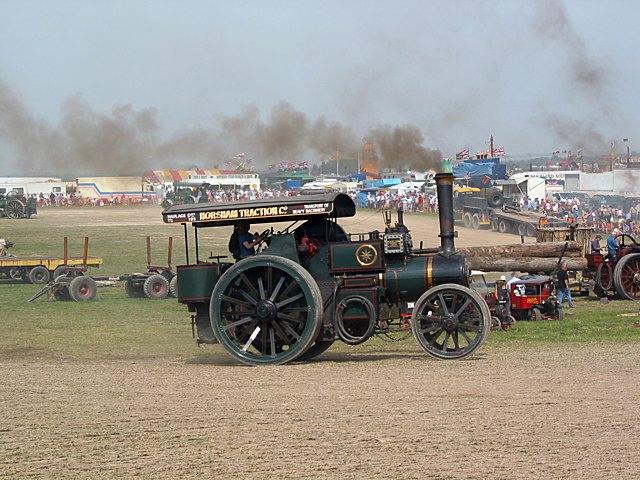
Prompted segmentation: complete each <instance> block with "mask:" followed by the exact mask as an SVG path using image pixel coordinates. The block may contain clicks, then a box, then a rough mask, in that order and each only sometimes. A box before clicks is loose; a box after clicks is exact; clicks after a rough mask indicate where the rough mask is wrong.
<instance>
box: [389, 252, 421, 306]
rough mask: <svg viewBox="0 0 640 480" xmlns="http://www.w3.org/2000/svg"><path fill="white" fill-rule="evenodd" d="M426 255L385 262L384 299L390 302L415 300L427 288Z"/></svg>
mask: <svg viewBox="0 0 640 480" xmlns="http://www.w3.org/2000/svg"><path fill="white" fill-rule="evenodd" d="M426 273H427V257H410V258H408V259H407V260H406V261H395V262H391V263H387V271H386V272H385V273H384V286H385V287H386V288H385V299H386V300H388V301H391V302H398V301H406V302H413V301H415V300H417V299H418V298H419V297H420V295H422V294H423V293H424V292H425V291H426V290H427V274H426Z"/></svg>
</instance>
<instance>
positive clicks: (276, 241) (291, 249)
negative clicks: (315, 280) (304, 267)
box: [258, 233, 300, 263]
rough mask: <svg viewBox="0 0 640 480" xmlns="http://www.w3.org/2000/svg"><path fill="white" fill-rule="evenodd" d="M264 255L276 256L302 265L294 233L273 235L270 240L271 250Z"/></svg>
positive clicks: (267, 250) (268, 249)
mask: <svg viewBox="0 0 640 480" xmlns="http://www.w3.org/2000/svg"><path fill="white" fill-rule="evenodd" d="M258 255H261V254H258ZM262 255H275V256H276V257H284V258H288V259H289V260H293V261H294V262H296V263H300V262H299V260H298V247H297V245H296V239H295V237H294V236H293V233H285V234H278V235H272V236H271V238H270V239H269V248H267V249H266V250H264V252H263V253H262Z"/></svg>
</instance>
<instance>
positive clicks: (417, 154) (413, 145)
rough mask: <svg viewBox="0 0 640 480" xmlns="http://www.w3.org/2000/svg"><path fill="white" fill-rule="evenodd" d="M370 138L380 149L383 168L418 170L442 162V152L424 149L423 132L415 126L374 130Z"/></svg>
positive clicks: (371, 131)
mask: <svg viewBox="0 0 640 480" xmlns="http://www.w3.org/2000/svg"><path fill="white" fill-rule="evenodd" d="M369 137H370V138H371V140H372V141H373V143H374V144H375V145H377V147H378V150H379V154H380V163H381V165H382V166H383V167H393V168H401V167H403V166H407V167H409V168H414V169H416V168H420V167H422V166H423V165H430V166H435V165H438V164H439V162H440V161H441V160H442V154H441V153H440V151H438V150H430V149H428V148H426V147H424V145H423V141H424V137H423V136H422V132H421V131H420V129H419V128H418V127H416V126H415V125H403V126H398V127H391V126H389V125H385V126H382V127H377V128H372V129H371V130H370V132H369Z"/></svg>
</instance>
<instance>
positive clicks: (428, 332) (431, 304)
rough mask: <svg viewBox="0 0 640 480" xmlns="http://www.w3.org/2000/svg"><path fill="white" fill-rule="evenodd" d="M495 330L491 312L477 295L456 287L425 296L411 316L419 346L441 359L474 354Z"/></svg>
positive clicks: (447, 285) (436, 289) (434, 290)
mask: <svg viewBox="0 0 640 480" xmlns="http://www.w3.org/2000/svg"><path fill="white" fill-rule="evenodd" d="M490 329H491V312H490V311H489V307H488V306H487V303H486V302H485V301H484V299H483V298H482V297H481V296H480V295H478V293H477V292H474V291H473V290H471V289H469V288H467V287H463V286H462V285H457V284H453V283H445V284H442V285H438V286H437V287H433V288H431V289H429V290H427V291H426V292H424V293H423V294H422V296H421V297H420V298H419V299H418V301H417V302H416V303H415V307H414V308H413V313H412V314H411V330H412V332H413V336H414V338H415V339H416V341H417V342H418V345H419V346H420V347H421V348H422V349H423V350H424V351H425V352H426V353H427V354H429V355H431V356H432V357H435V358H440V359H457V358H463V357H466V356H468V355H470V354H471V353H473V352H474V351H475V350H476V349H477V348H478V347H480V345H482V343H483V342H484V341H485V339H486V338H487V335H489V331H490Z"/></svg>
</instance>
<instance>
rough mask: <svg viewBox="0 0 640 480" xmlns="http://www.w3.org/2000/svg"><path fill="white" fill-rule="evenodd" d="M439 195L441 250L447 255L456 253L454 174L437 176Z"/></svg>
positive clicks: (439, 174)
mask: <svg viewBox="0 0 640 480" xmlns="http://www.w3.org/2000/svg"><path fill="white" fill-rule="evenodd" d="M436 188H437V193H438V216H439V217H440V235H439V237H440V248H441V250H442V253H444V254H445V255H452V254H454V253H455V252H456V246H455V243H454V240H453V239H454V238H455V236H456V233H455V231H454V230H453V174H452V173H438V174H436Z"/></svg>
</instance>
